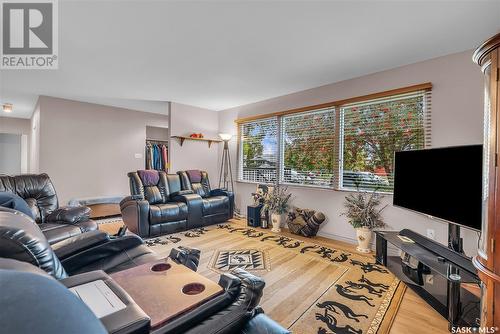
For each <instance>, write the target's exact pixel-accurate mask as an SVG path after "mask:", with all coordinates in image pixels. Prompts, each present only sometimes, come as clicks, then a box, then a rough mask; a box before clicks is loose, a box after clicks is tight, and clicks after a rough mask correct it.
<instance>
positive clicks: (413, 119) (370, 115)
mask: <svg viewBox="0 0 500 334" xmlns="http://www.w3.org/2000/svg"><path fill="white" fill-rule="evenodd" d="M343 112H344V115H345V116H344V150H343V154H344V170H350V171H368V172H374V173H379V174H380V173H383V174H385V175H387V176H389V177H388V181H389V182H390V185H391V188H392V173H393V163H394V152H397V151H404V150H411V149H420V148H423V146H424V141H425V140H424V139H425V138H424V136H425V131H424V117H423V116H424V115H423V112H424V108H423V97H422V96H415V97H408V98H405V99H399V100H393V101H388V102H382V103H377V104H370V105H365V106H357V107H356V106H354V107H349V108H345V109H344V110H343Z"/></svg>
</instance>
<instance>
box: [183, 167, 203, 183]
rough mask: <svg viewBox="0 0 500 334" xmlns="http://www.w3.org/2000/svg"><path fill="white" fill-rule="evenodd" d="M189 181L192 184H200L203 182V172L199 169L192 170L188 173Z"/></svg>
mask: <svg viewBox="0 0 500 334" xmlns="http://www.w3.org/2000/svg"><path fill="white" fill-rule="evenodd" d="M186 173H187V175H188V177H189V181H191V183H200V182H201V171H200V170H198V169H191V170H187V171H186Z"/></svg>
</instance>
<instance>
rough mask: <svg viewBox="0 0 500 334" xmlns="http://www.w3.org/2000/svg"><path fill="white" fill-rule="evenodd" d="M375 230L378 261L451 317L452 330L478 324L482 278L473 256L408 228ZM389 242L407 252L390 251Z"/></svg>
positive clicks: (434, 306)
mask: <svg viewBox="0 0 500 334" xmlns="http://www.w3.org/2000/svg"><path fill="white" fill-rule="evenodd" d="M375 233H376V261H377V263H379V264H382V265H384V266H386V267H387V268H388V269H389V270H390V271H391V272H392V273H393V274H394V275H396V276H397V277H398V278H399V279H400V280H402V281H403V282H405V283H406V284H407V285H408V286H409V287H410V288H411V289H412V290H414V291H415V292H416V293H417V294H419V295H420V296H421V297H422V298H423V299H424V300H425V301H426V302H428V303H429V304H430V305H431V306H432V307H433V308H434V309H436V310H437V311H438V312H439V313H440V314H441V315H443V317H445V318H447V319H448V322H449V329H450V330H451V328H452V327H456V326H467V327H477V326H478V324H477V319H478V318H479V301H480V298H479V278H478V276H477V272H476V269H475V268H474V266H473V265H472V261H471V260H470V259H469V258H467V257H465V256H464V255H462V254H460V253H457V252H455V251H453V250H452V249H449V248H448V247H446V246H445V245H441V244H439V243H437V242H436V241H434V240H431V239H429V238H426V237H424V236H423V235H420V234H418V233H416V232H413V231H411V230H408V229H404V230H402V231H400V232H397V231H377V232H375ZM405 238H408V239H410V240H411V242H408V241H405ZM388 244H389V245H390V246H391V247H390V248H392V249H394V248H396V249H397V250H400V251H401V252H402V253H403V254H406V256H405V257H404V258H402V256H401V255H392V254H389V253H388V250H387V249H388ZM391 253H395V252H391Z"/></svg>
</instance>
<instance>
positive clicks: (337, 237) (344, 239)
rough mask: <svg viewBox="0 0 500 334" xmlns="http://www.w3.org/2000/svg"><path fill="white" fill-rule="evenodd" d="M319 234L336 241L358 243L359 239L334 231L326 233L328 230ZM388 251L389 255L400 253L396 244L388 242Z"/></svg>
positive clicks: (373, 241) (373, 242)
mask: <svg viewBox="0 0 500 334" xmlns="http://www.w3.org/2000/svg"><path fill="white" fill-rule="evenodd" d="M318 235H319V236H320V237H324V238H328V239H332V240H336V241H342V242H346V243H348V244H351V245H356V244H357V243H358V241H357V240H356V239H355V238H350V237H345V236H342V235H338V234H332V233H326V232H321V231H319V232H318ZM370 248H371V249H372V250H373V251H375V236H374V237H373V240H372V242H371V243H370ZM387 253H388V255H391V256H394V255H399V249H398V248H396V247H395V246H392V245H391V244H389V243H388V244H387Z"/></svg>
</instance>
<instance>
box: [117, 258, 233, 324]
mask: <svg viewBox="0 0 500 334" xmlns="http://www.w3.org/2000/svg"><path fill="white" fill-rule="evenodd" d="M111 277H112V278H113V280H114V281H115V282H116V283H118V284H119V285H120V286H121V287H122V288H123V289H124V290H125V291H126V292H127V293H128V294H129V295H130V296H131V297H132V298H133V299H134V301H135V302H136V303H137V305H139V306H140V307H141V308H142V309H143V311H144V312H145V313H146V314H147V315H148V316H149V317H150V318H151V327H152V328H153V329H154V328H158V327H160V326H162V325H164V324H165V323H167V322H168V321H170V320H171V319H173V318H175V317H176V316H178V315H180V314H182V313H184V312H187V311H189V310H191V309H193V308H195V307H197V306H199V305H200V304H203V303H204V302H206V301H208V300H210V299H212V298H214V297H216V296H218V295H220V294H222V293H223V292H224V290H223V288H222V287H221V286H219V285H218V284H217V283H215V282H213V281H211V280H209V279H208V278H205V277H203V276H201V275H200V274H198V273H196V272H194V271H192V270H190V269H188V268H187V267H185V266H183V265H180V264H177V263H175V262H174V261H173V260H172V259H170V258H167V259H164V260H160V261H156V262H151V263H146V264H143V265H140V266H138V267H134V268H131V269H127V270H124V271H120V272H117V273H114V274H111Z"/></svg>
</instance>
